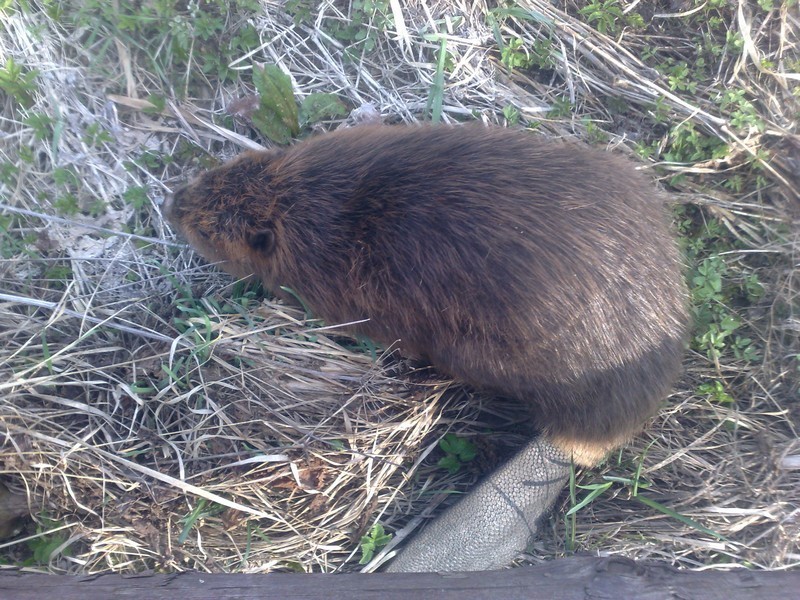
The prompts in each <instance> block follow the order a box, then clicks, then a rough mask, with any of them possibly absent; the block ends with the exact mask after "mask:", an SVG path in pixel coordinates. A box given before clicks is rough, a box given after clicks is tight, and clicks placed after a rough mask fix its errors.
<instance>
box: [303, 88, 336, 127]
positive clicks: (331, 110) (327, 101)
mask: <svg viewBox="0 0 800 600" xmlns="http://www.w3.org/2000/svg"><path fill="white" fill-rule="evenodd" d="M346 114H347V107H346V106H345V104H344V102H342V101H341V100H339V98H338V97H337V96H336V95H335V94H311V95H309V96H307V97H306V99H305V100H303V103H302V104H301V105H300V123H301V124H302V125H307V124H308V123H316V122H317V121H321V120H323V119H330V118H333V117H343V116H344V115H346Z"/></svg>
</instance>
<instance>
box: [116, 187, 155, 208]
mask: <svg viewBox="0 0 800 600" xmlns="http://www.w3.org/2000/svg"><path fill="white" fill-rule="evenodd" d="M122 198H123V200H125V203H126V204H129V205H130V206H132V207H133V208H134V209H136V210H137V211H138V210H141V209H143V208H144V207H145V206H147V205H148V204H149V202H150V199H149V198H148V196H147V188H145V187H142V186H138V185H137V186H134V187H130V188H128V189H127V190H125V191H124V192H123V193H122Z"/></svg>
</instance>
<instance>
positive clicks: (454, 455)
mask: <svg viewBox="0 0 800 600" xmlns="http://www.w3.org/2000/svg"><path fill="white" fill-rule="evenodd" d="M439 448H440V449H441V450H442V451H443V452H444V453H445V456H443V457H442V458H440V459H439V462H438V463H436V464H437V466H439V467H441V468H443V469H447V472H448V473H450V474H451V475H455V474H456V473H458V472H459V471H460V470H461V468H462V467H463V466H464V465H465V464H467V463H468V462H470V461H472V460H473V459H474V458H475V455H476V454H477V451H476V449H475V445H474V444H473V443H472V442H470V441H469V440H467V439H464V438H460V437H458V436H456V435H455V434H453V433H448V434H447V435H446V436H444V437H443V438H442V439H441V440H440V441H439Z"/></svg>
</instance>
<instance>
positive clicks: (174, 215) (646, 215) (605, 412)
mask: <svg viewBox="0 0 800 600" xmlns="http://www.w3.org/2000/svg"><path fill="white" fill-rule="evenodd" d="M165 214H166V216H167V218H168V220H169V221H170V222H171V223H172V225H174V227H175V229H176V230H177V232H178V233H179V234H181V235H183V237H185V238H186V239H187V241H188V242H189V243H190V244H191V245H192V246H193V247H194V248H195V249H197V250H198V251H199V252H200V254H202V255H203V256H205V257H206V258H207V259H209V260H211V261H215V262H216V261H219V262H220V264H221V266H222V267H223V268H224V269H225V270H226V271H228V272H229V273H231V274H232V275H234V276H235V277H255V278H258V279H260V280H261V281H262V282H263V283H264V285H265V286H266V287H267V288H269V289H271V290H274V291H279V290H280V289H281V287H282V286H285V287H288V288H290V289H291V290H293V291H294V293H296V294H297V296H299V298H301V299H302V300H303V302H304V303H305V304H306V306H307V307H308V308H309V309H310V310H311V311H312V312H313V313H314V314H315V315H316V316H318V317H320V318H323V319H324V320H325V321H326V322H327V323H329V324H336V323H353V322H357V323H358V324H357V325H354V326H352V327H351V329H352V330H353V331H354V333H356V334H359V335H364V336H367V337H369V338H371V339H373V340H374V341H377V342H380V343H385V344H395V343H397V344H398V345H399V347H400V348H401V349H402V351H403V352H404V353H406V354H407V355H408V356H410V357H414V358H416V359H419V360H424V361H427V362H428V363H430V364H431V365H433V366H434V367H435V368H436V369H437V370H439V371H441V372H443V373H446V374H449V375H450V376H452V377H454V378H455V379H457V380H460V381H462V382H465V383H467V384H469V385H472V386H474V387H476V388H480V389H482V390H487V391H490V392H492V393H494V394H497V395H503V396H506V397H513V398H515V399H518V400H519V401H520V402H523V403H525V404H526V405H527V406H529V407H530V410H531V413H532V418H534V419H535V426H536V428H537V429H538V430H539V431H540V432H541V433H540V434H539V435H538V436H537V437H536V438H535V439H534V440H533V441H531V442H530V443H529V444H528V445H527V446H526V447H525V448H523V449H522V450H521V451H520V452H519V453H518V454H517V455H516V456H515V457H514V458H512V459H511V460H510V461H509V462H508V463H507V464H506V465H504V466H502V467H500V468H499V469H498V470H496V471H495V472H493V473H492V474H490V475H489V476H488V477H487V478H485V479H484V481H483V482H482V483H481V484H479V485H478V486H477V488H476V489H475V490H474V491H472V492H470V493H469V494H467V496H466V497H465V498H463V499H462V500H461V501H459V502H458V503H456V504H455V505H454V506H452V507H451V508H449V509H448V510H447V511H445V512H444V513H443V514H442V515H441V516H439V517H438V518H437V519H434V521H433V522H432V523H431V524H429V525H428V526H427V527H426V528H425V529H424V530H423V531H422V532H421V533H420V534H419V535H417V536H416V537H415V538H414V539H413V540H412V541H411V543H410V544H409V545H407V546H406V548H405V549H404V550H402V551H401V552H400V554H399V556H398V557H397V558H395V560H394V561H393V563H392V564H391V565H390V570H395V571H434V570H435V571H454V570H482V569H490V568H499V567H502V566H504V565H506V564H507V563H509V562H510V561H511V560H512V559H513V558H514V556H515V555H516V554H517V553H519V552H520V551H521V550H524V548H525V546H526V544H527V543H528V541H529V539H530V537H531V535H532V534H533V533H534V532H535V530H536V522H537V520H538V519H539V518H540V517H541V516H542V515H544V514H546V513H547V511H549V510H550V508H551V507H552V504H553V503H554V501H555V499H556V498H557V496H558V494H559V492H560V490H561V489H562V487H563V485H564V483H565V481H566V480H567V478H568V475H569V472H570V466H571V464H572V463H573V462H574V463H575V464H578V465H583V466H592V465H595V464H596V463H598V462H599V461H600V460H602V459H603V458H604V457H605V455H606V454H607V453H608V452H609V451H610V450H612V449H614V448H616V447H617V446H619V445H621V444H624V443H625V442H627V441H628V440H629V439H630V438H631V437H632V436H633V435H635V434H636V433H637V432H638V431H639V430H640V429H641V428H642V427H643V426H644V424H645V422H646V421H647V419H648V418H649V417H651V416H652V415H653V414H654V413H655V412H656V410H657V408H658V405H659V403H660V402H661V401H662V400H663V398H664V397H665V396H666V395H667V393H668V392H669V390H670V388H671V386H672V384H673V383H674V381H675V379H676V378H677V375H678V373H679V371H680V363H681V357H682V354H683V348H684V339H685V337H686V330H687V322H688V316H687V306H686V305H687V291H686V287H685V283H684V281H683V277H682V272H681V271H682V269H681V260H680V256H679V251H678V248H677V245H676V243H675V240H674V239H673V236H672V234H671V231H670V227H669V222H668V219H667V216H666V213H665V202H664V197H663V196H662V195H661V194H660V193H659V192H658V191H657V190H656V189H655V187H654V186H653V185H652V183H651V182H649V181H648V180H647V178H645V177H644V176H643V175H642V174H640V173H639V172H637V171H636V169H635V168H634V166H633V164H632V163H630V162H629V161H627V160H625V159H623V158H621V157H619V156H616V155H614V154H611V153H609V152H604V151H600V150H596V149H591V148H589V147H586V146H584V145H581V144H578V143H568V142H563V141H548V140H546V139H542V138H541V137H538V136H535V135H533V134H532V133H530V132H525V131H512V130H509V129H503V128H498V127H484V126H480V125H474V124H473V125H463V126H452V127H451V126H433V125H428V126H413V125H405V126H382V125H377V126H361V127H356V128H352V129H340V130H337V131H336V132H334V133H329V134H324V135H320V136H317V137H312V138H311V139H308V140H305V141H302V142H299V143H297V144H296V145H293V146H291V147H289V148H286V149H274V150H269V151H265V152H253V151H250V152H245V153H243V154H241V155H240V156H238V157H236V158H234V159H233V160H231V161H229V162H227V163H225V164H223V165H222V166H220V167H218V168H215V169H212V170H210V171H208V172H205V173H203V174H202V175H200V176H199V177H197V178H196V179H194V180H193V181H191V182H190V183H189V184H188V185H186V186H185V187H183V188H182V189H179V190H177V191H176V192H175V194H174V195H173V197H172V198H171V200H170V201H169V202H168V205H167V206H165Z"/></svg>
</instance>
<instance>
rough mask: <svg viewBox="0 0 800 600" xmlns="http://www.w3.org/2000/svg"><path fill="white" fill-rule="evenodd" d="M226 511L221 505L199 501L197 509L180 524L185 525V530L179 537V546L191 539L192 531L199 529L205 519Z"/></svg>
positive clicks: (208, 501)
mask: <svg viewBox="0 0 800 600" xmlns="http://www.w3.org/2000/svg"><path fill="white" fill-rule="evenodd" d="M224 511H225V507H224V506H222V505H221V504H217V503H215V502H211V501H210V500H206V499H205V498H200V499H198V501H197V504H196V505H195V507H194V508H193V509H192V510H191V511H190V512H189V514H187V515H185V516H184V517H183V518H182V519H181V520H180V522H181V523H183V529H181V533H180V535H179V536H178V544H184V543H186V539H187V538H188V537H189V534H190V533H191V532H192V529H194V528H195V527H197V526H198V524H199V523H201V522H202V520H203V519H206V518H208V517H214V516H216V515H218V514H221V513H222V512H224Z"/></svg>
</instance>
